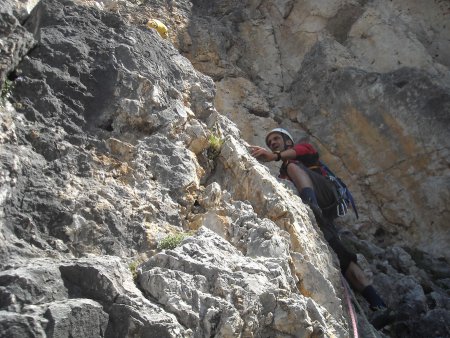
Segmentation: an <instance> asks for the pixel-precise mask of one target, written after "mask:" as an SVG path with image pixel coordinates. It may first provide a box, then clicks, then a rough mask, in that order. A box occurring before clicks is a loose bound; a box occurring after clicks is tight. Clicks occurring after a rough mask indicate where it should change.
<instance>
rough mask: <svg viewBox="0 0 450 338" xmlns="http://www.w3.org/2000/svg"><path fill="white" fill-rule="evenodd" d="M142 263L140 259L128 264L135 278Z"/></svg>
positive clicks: (134, 278)
mask: <svg viewBox="0 0 450 338" xmlns="http://www.w3.org/2000/svg"><path fill="white" fill-rule="evenodd" d="M139 264H141V262H139V261H133V262H131V263H130V264H129V265H128V268H129V269H130V271H131V275H132V276H133V280H136V279H137V267H138V266H139Z"/></svg>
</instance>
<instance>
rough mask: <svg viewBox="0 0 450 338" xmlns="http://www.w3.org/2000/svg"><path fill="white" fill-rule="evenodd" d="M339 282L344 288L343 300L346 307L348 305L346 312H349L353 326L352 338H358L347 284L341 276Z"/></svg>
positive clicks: (354, 314)
mask: <svg viewBox="0 0 450 338" xmlns="http://www.w3.org/2000/svg"><path fill="white" fill-rule="evenodd" d="M341 282H342V285H343V286H344V295H345V299H346V300H347V305H348V311H349V312H350V318H351V320H352V326H353V337H354V338H359V334H358V324H357V323H356V313H355V309H354V308H353V305H352V300H351V299H350V292H349V290H348V284H347V282H346V281H345V280H344V277H343V276H342V275H341Z"/></svg>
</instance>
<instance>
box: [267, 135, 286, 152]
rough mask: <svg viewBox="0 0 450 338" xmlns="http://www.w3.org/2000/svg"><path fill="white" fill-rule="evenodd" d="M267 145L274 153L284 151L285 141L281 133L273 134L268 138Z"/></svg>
mask: <svg viewBox="0 0 450 338" xmlns="http://www.w3.org/2000/svg"><path fill="white" fill-rule="evenodd" d="M267 145H268V146H269V148H270V150H272V151H283V150H284V146H285V145H284V139H283V136H282V135H281V134H280V133H272V134H270V135H269V136H268V137H267Z"/></svg>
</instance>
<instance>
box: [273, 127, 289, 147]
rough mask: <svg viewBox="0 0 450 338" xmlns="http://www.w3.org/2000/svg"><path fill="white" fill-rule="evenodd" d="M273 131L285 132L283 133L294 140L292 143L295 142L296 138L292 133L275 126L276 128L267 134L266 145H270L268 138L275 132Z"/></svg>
mask: <svg viewBox="0 0 450 338" xmlns="http://www.w3.org/2000/svg"><path fill="white" fill-rule="evenodd" d="M273 133H280V134H283V135H285V136H287V137H288V138H289V139H290V140H291V141H292V144H294V143H295V142H294V138H293V137H292V135H291V134H290V133H289V132H288V131H287V130H286V129H283V128H275V129H272V130H271V131H270V132H269V133H268V134H267V136H266V146H269V145H268V144H267V139H268V138H269V136H270V135H271V134H273Z"/></svg>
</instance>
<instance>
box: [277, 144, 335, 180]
mask: <svg viewBox="0 0 450 338" xmlns="http://www.w3.org/2000/svg"><path fill="white" fill-rule="evenodd" d="M292 149H294V150H295V153H296V154H297V157H296V158H295V160H289V161H287V162H285V163H283V165H282V166H281V169H280V176H279V177H280V178H287V172H286V167H287V164H288V163H298V162H300V163H301V164H303V165H304V166H305V167H307V168H309V169H311V170H313V171H315V172H317V173H319V174H321V175H323V176H326V173H325V171H324V170H323V168H322V166H321V165H320V162H319V153H318V152H317V150H316V149H315V148H314V147H313V146H312V145H311V144H309V143H298V144H296V145H294V147H293V148H292Z"/></svg>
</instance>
